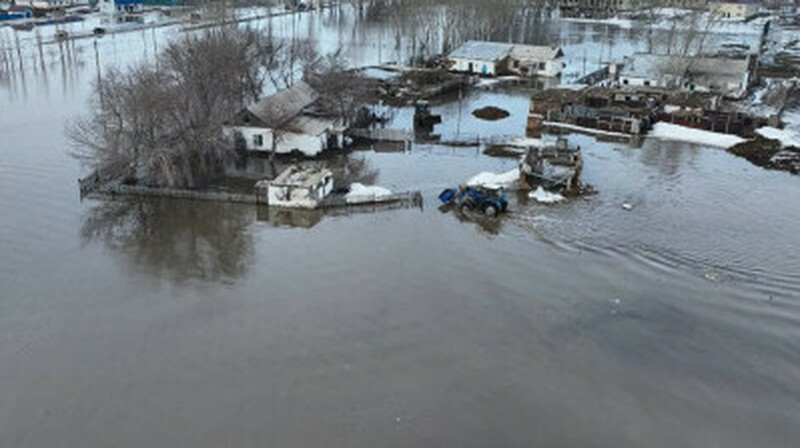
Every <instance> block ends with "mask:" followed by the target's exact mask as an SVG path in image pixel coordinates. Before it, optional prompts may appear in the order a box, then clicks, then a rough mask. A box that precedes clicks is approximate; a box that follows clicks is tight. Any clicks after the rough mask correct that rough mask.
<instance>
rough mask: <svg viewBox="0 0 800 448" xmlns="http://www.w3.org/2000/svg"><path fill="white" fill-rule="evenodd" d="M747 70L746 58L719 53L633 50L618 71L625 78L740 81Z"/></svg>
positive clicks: (747, 62)
mask: <svg viewBox="0 0 800 448" xmlns="http://www.w3.org/2000/svg"><path fill="white" fill-rule="evenodd" d="M748 70H749V61H748V59H732V58H721V57H716V58H715V57H681V56H668V55H657V54H650V53H636V54H634V55H632V56H630V57H629V58H628V59H627V60H626V61H625V64H624V65H623V67H622V70H621V71H620V76H622V77H628V78H650V79H653V78H661V77H664V76H672V77H691V78H692V79H695V80H697V81H700V80H703V79H705V80H717V81H736V82H738V81H740V80H741V79H742V77H743V76H744V75H745V73H747V71H748Z"/></svg>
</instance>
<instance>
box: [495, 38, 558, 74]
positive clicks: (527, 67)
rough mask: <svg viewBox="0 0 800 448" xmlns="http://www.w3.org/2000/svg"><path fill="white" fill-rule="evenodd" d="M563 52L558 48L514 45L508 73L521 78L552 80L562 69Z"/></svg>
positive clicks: (510, 55)
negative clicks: (536, 77) (533, 77)
mask: <svg viewBox="0 0 800 448" xmlns="http://www.w3.org/2000/svg"><path fill="white" fill-rule="evenodd" d="M564 65H565V64H564V52H563V51H561V48H558V47H547V46H536V45H514V47H513V48H512V49H511V53H510V54H509V61H508V71H509V72H511V73H514V74H516V75H521V76H544V77H548V78H554V77H556V76H558V75H560V74H561V71H562V70H563V69H564Z"/></svg>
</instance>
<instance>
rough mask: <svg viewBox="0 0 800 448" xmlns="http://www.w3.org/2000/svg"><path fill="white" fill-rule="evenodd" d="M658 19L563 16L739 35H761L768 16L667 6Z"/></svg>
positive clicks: (626, 25)
mask: <svg viewBox="0 0 800 448" xmlns="http://www.w3.org/2000/svg"><path fill="white" fill-rule="evenodd" d="M656 15H657V16H658V17H657V19H656V20H655V21H654V22H653V23H652V24H648V23H647V22H646V21H645V20H638V19H633V18H625V17H611V18H608V19H591V18H572V17H562V18H561V19H560V20H561V21H562V22H570V23H587V24H602V25H610V26H616V27H618V28H621V29H632V28H648V27H651V28H652V29H654V30H664V31H669V30H673V29H674V30H692V29H702V30H708V31H709V32H711V33H726V34H737V35H743V34H745V35H748V34H749V35H760V34H761V32H762V30H763V29H764V24H765V23H766V21H767V20H768V18H764V17H759V18H756V19H754V20H751V21H749V22H744V21H742V20H722V19H720V18H719V17H717V16H712V15H711V14H709V13H707V12H706V13H703V14H702V16H700V17H697V16H694V12H692V11H687V10H683V9H675V8H665V9H663V10H661V11H659V12H658V13H656Z"/></svg>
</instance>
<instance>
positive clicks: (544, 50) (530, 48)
mask: <svg viewBox="0 0 800 448" xmlns="http://www.w3.org/2000/svg"><path fill="white" fill-rule="evenodd" d="M510 54H511V58H512V59H516V60H518V61H550V60H553V59H556V58H560V57H562V56H564V53H563V52H562V51H561V48H558V47H548V46H543V45H514V46H513V48H512V49H511V53H510Z"/></svg>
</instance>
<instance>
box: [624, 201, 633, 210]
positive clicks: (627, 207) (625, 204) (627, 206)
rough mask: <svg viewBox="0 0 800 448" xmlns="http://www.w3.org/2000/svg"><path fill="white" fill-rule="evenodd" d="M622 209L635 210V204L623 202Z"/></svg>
mask: <svg viewBox="0 0 800 448" xmlns="http://www.w3.org/2000/svg"><path fill="white" fill-rule="evenodd" d="M622 209H623V210H633V204H631V203H630V202H623V203H622Z"/></svg>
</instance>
